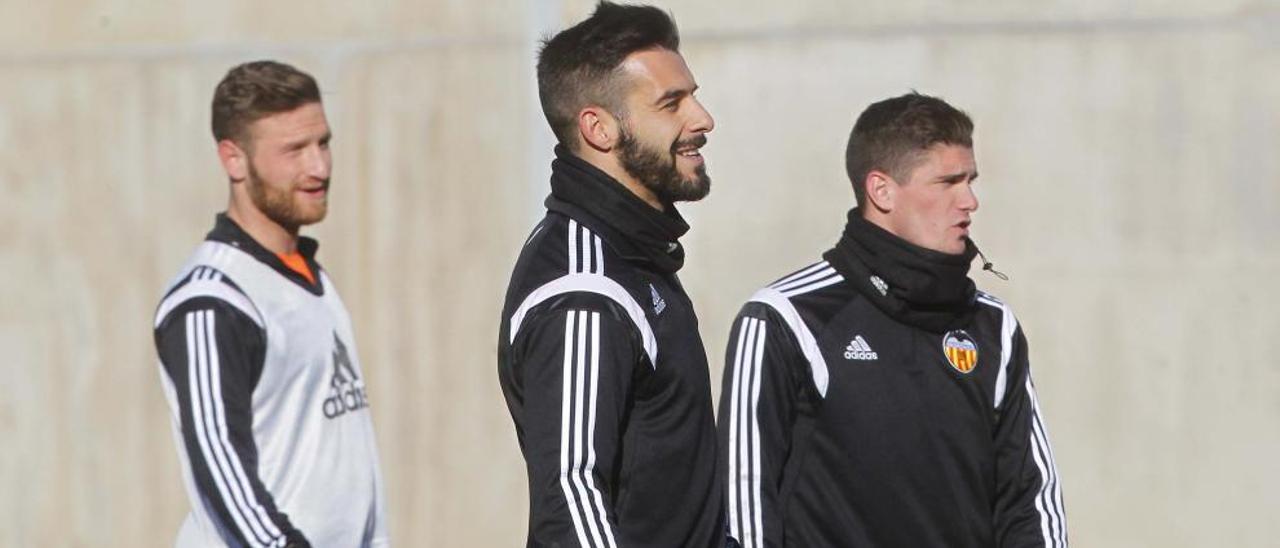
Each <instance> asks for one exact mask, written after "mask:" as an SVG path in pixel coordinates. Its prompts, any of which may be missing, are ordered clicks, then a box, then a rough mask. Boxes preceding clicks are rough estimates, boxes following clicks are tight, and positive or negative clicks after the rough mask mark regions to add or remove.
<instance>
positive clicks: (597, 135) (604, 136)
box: [578, 106, 622, 152]
mask: <svg viewBox="0 0 1280 548" xmlns="http://www.w3.org/2000/svg"><path fill="white" fill-rule="evenodd" d="M621 136H622V132H621V131H619V122H618V119H617V118H615V117H614V116H613V114H611V113H610V112H609V111H607V110H605V109H603V108H600V107H594V106H592V107H586V108H584V109H582V110H580V111H578V137H580V138H581V139H582V143H583V144H584V145H586V146H589V147H591V148H594V149H596V150H598V151H600V152H609V151H610V150H613V148H614V147H616V146H618V140H619V139H620V138H621Z"/></svg>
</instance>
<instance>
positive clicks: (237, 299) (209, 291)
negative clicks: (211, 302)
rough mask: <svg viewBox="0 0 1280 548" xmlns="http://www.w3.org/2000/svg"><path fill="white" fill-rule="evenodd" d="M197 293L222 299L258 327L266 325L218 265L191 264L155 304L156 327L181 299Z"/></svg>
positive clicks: (251, 303)
mask: <svg viewBox="0 0 1280 548" xmlns="http://www.w3.org/2000/svg"><path fill="white" fill-rule="evenodd" d="M200 297H209V298H212V299H217V300H219V301H222V302H225V303H227V304H228V305H231V306H232V307H234V308H235V309H237V310H239V311H240V312H243V313H244V314H245V315H246V316H248V317H249V319H250V320H253V323H255V324H257V326H258V327H265V326H266V321H265V320H264V319H263V317H262V313H261V312H260V311H259V310H258V308H257V306H255V305H254V304H253V301H252V300H250V299H249V296H248V295H245V294H244V292H243V291H241V290H240V288H239V286H237V285H236V284H235V283H234V282H232V281H231V280H230V279H229V278H227V277H226V276H225V275H224V274H222V272H220V271H218V270H217V269H215V268H212V267H208V266H204V265H200V266H197V267H195V268H193V269H192V272H191V274H190V275H189V276H186V277H184V278H183V279H182V281H180V282H179V283H178V284H177V285H175V286H174V288H173V289H171V290H170V291H169V293H168V294H167V295H165V297H164V299H162V300H161V301H160V305H159V306H158V307H157V308H156V315H155V320H154V322H153V327H159V326H160V324H161V323H162V322H163V321H164V319H165V318H166V317H168V316H169V314H170V313H171V312H173V310H174V309H176V308H178V307H179V306H181V305H182V304H183V303H185V302H187V301H189V300H192V299H196V298H200Z"/></svg>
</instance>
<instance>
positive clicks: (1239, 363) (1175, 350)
mask: <svg viewBox="0 0 1280 548" xmlns="http://www.w3.org/2000/svg"><path fill="white" fill-rule="evenodd" d="M661 4H662V5H663V6H665V7H667V8H669V9H671V10H672V11H673V12H674V13H675V15H676V17H677V19H678V21H679V22H680V24H681V27H682V30H683V32H684V38H685V42H684V43H685V46H684V48H685V55H686V57H687V59H688V61H689V63H690V65H691V67H692V68H693V70H694V73H695V75H696V76H697V78H698V80H699V82H700V84H702V86H703V91H702V92H701V93H700V97H701V98H702V99H703V101H704V103H705V105H706V106H707V107H708V108H709V109H710V111H711V112H712V114H713V115H714V116H715V117H716V120H717V123H718V126H717V128H716V130H715V132H714V133H713V134H712V135H711V140H710V143H711V144H710V146H709V147H708V149H707V150H706V154H707V156H708V158H709V161H710V170H711V173H712V175H713V178H714V180H715V183H714V191H713V193H712V195H711V197H710V198H709V199H708V200H707V201H705V202H703V203H700V204H696V205H689V206H687V207H685V208H683V211H684V212H685V213H686V216H687V217H688V218H689V219H690V220H691V223H692V224H693V226H694V228H693V231H692V232H691V234H690V235H689V236H688V239H687V244H688V247H689V257H690V258H689V261H688V263H687V266H686V269H685V270H684V271H683V273H682V274H683V277H684V280H685V281H686V283H687V285H688V288H689V290H690V292H691V293H692V295H693V297H694V300H695V301H696V303H697V304H698V305H699V310H700V316H701V319H702V324H703V336H704V338H705V339H706V341H707V346H708V348H709V349H710V350H711V361H712V364H713V366H712V375H713V379H714V380H715V383H714V384H716V385H718V384H719V377H720V369H721V364H720V362H721V360H722V357H721V354H720V353H721V350H722V349H723V347H724V341H725V338H726V334H727V330H728V326H729V322H730V320H731V318H732V316H733V314H734V313H735V312H736V309H737V307H738V306H739V304H740V303H741V301H742V300H743V299H745V298H746V297H747V296H748V295H749V294H750V293H751V291H752V290H753V288H755V287H757V286H759V285H761V284H763V283H765V282H767V281H769V280H771V279H773V278H775V277H776V276H778V275H780V274H782V273H784V272H785V271H787V270H789V269H791V268H793V267H796V266H799V265H801V264H803V263H805V262H806V261H810V260H812V259H813V258H814V257H815V256H816V254H817V253H818V252H820V251H821V250H823V249H825V247H826V246H828V245H829V244H830V243H831V242H833V241H834V239H835V238H836V236H837V235H838V232H839V229H840V228H841V225H842V222H843V213H844V211H845V209H846V208H847V207H848V206H849V205H850V204H851V202H852V193H851V192H850V191H849V187H848V185H847V183H846V182H845V179H844V176H843V172H842V160H841V155H842V151H843V147H844V139H845V137H846V135H847V132H848V130H849V127H850V125H851V124H852V121H853V119H854V117H855V116H856V114H857V112H859V111H860V110H861V108H863V107H864V106H865V105H866V104H868V103H869V102H871V101H873V100H876V99H879V98H883V97H886V96H889V95H895V94H899V93H902V92H904V91H906V90H908V89H912V88H914V89H918V90H920V91H923V92H928V93H933V94H938V95H941V96H944V97H946V98H947V99H949V100H951V101H952V102H954V103H955V104H957V105H958V106H961V107H962V108H965V109H966V110H968V111H969V112H970V114H972V115H973V117H974V118H975V120H976V122H977V125H978V128H977V134H976V141H977V142H976V150H977V155H978V162H979V169H980V171H981V172H982V178H981V182H980V184H979V188H980V198H981V199H982V210H981V212H980V213H979V214H978V217H977V223H976V224H975V232H976V239H977V241H978V242H979V243H980V244H981V245H982V247H983V249H984V251H986V253H987V254H988V255H989V256H990V257H991V258H992V259H994V260H995V261H996V263H997V266H998V267H999V268H1000V269H1001V270H1003V271H1004V272H1006V273H1008V274H1009V275H1010V276H1011V278H1012V279H1011V281H1008V282H1003V281H1000V280H998V279H996V278H994V277H991V276H989V275H975V276H976V279H977V280H978V282H979V285H980V286H981V287H984V288H985V289H987V290H989V291H991V292H994V293H996V294H997V295H1000V296H1002V297H1003V298H1004V299H1005V300H1006V301H1007V302H1010V303H1011V304H1012V305H1013V306H1014V307H1015V308H1016V310H1018V312H1019V316H1020V319H1021V321H1022V323H1023V325H1024V327H1025V329H1026V331H1027V333H1028V335H1029V337H1030V341H1031V356H1032V359H1033V363H1034V366H1035V372H1036V376H1037V382H1038V386H1039V388H1040V392H1041V399H1042V403H1043V406H1044V411H1045V413H1046V415H1047V416H1048V419H1049V424H1050V429H1051V431H1052V434H1053V438H1054V443H1055V448H1056V453H1057V457H1058V460H1059V466H1060V469H1061V473H1062V476H1063V478H1064V481H1065V482H1066V503H1067V507H1068V513H1069V521H1070V527H1071V535H1072V538H1073V541H1074V542H1075V544H1076V545H1077V546H1114V547H1129V546H1270V545H1274V542H1275V541H1274V538H1275V536H1276V533H1278V532H1280V531H1277V526H1276V525H1275V521H1274V520H1273V519H1272V514H1274V512H1275V510H1276V509H1277V508H1280V466H1277V465H1276V464H1275V454H1276V453H1277V451H1280V428H1277V427H1276V421H1277V420H1280V367H1277V365H1278V364H1277V359H1276V358H1275V357H1274V354H1273V351H1272V347H1273V345H1274V342H1273V339H1275V337H1276V335H1277V334H1280V319H1277V316H1276V315H1275V314H1274V310H1275V308H1276V306H1277V305H1280V289H1277V287H1276V285H1275V284H1274V281H1275V280H1276V279H1277V278H1280V160H1277V156H1278V154H1277V151H1278V150H1280V71H1278V70H1277V67H1280V39H1278V38H1276V36H1277V35H1276V33H1275V30H1274V29H1276V28H1278V27H1280V6H1277V5H1276V4H1275V3H1274V2H1251V1H1245V0H1228V1H1224V2H1193V1H1190V0H1164V1H1156V0H1145V1H1139V2H1130V3H1127V4H1124V5H1121V4H1119V3H1114V2H1103V1H1100V0H1091V1H1086V2H1063V1H1058V2H1019V1H1014V0H999V1H993V2H985V3H982V4H981V5H980V6H975V5H971V4H972V3H960V2H944V1H940V0H933V1H926V0H907V1H895V2H882V1H875V2H865V3H850V2H843V1H837V0H830V1H825V2H819V1H803V0H801V1H792V2H774V1H765V0H750V1H739V2H731V3H726V2H716V3H711V2H694V1H690V0H682V1H670V2H661ZM590 8H591V2H589V1H586V0H564V1H557V0H530V1H518V0H506V1H503V2H463V1H458V0H430V1H418V2H408V1H386V2H373V3H368V4H365V5H361V6H359V7H357V6H356V5H354V4H351V3H348V2H334V1H325V2H319V3H316V2H293V1H285V2H276V3H260V2H246V1H234V2H224V3H197V2H185V3H165V2H149V3H138V2H128V1H125V0H98V1H89V0H80V1H72V0H63V1H61V2H53V3H37V2H29V1H23V0H8V1H6V2H4V3H2V4H0V192H2V193H3V194H2V196H3V199H0V219H2V220H3V221H2V224H0V303H2V304H0V348H3V349H4V350H5V353H6V355H7V357H8V359H6V360H4V361H3V362H0V439H3V440H4V449H3V450H0V493H2V495H0V546H6V547H7V546H14V547H17V546H104V547H126V546H128V547H135V546H166V545H169V544H170V543H171V541H172V537H173V534H174V532H175V531H176V527H177V525H178V523H179V521H180V519H181V516H182V515H183V514H184V513H185V512H186V511H187V502H186V499H185V496H184V494H183V492H182V487H181V482H180V479H179V478H180V476H179V473H180V472H179V466H178V461H177V457H176V453H175V450H174V447H173V442H172V440H171V438H170V433H169V427H168V423H167V415H166V413H167V411H166V407H165V403H164V400H163V397H162V395H161V391H160V388H159V372H158V370H157V368H156V366H155V363H154V354H153V350H152V348H151V339H150V320H151V313H152V310H153V307H154V306H155V303H156V301H157V300H158V297H159V292H160V291H161V289H162V287H163V286H164V284H165V283H166V281H167V279H168V278H169V276H171V275H172V274H173V273H174V270H175V269H176V268H177V266H178V265H179V264H180V262H181V261H182V259H183V257H185V255H186V254H187V253H189V251H190V249H191V248H192V247H193V245H194V244H195V243H196V242H197V241H198V240H199V239H200V238H201V236H202V235H203V233H204V232H205V231H206V230H207V228H208V226H209V225H210V222H211V220H212V216H213V213H214V212H215V211H217V210H219V209H220V208H221V207H222V206H223V204H224V203H225V199H226V197H225V193H226V189H225V183H224V182H222V178H221V174H220V171H219V168H218V166H217V164H216V160H215V156H214V153H213V152H214V151H213V146H212V141H211V139H210V138H209V135H208V100H209V97H210V95H211V93H212V89H213V86H214V84H215V83H216V82H217V80H218V79H219V78H220V77H221V75H222V73H223V72H224V71H225V70H226V69H227V68H228V67H229V66H231V65H232V64H235V63H237V62H239V61H243V60H247V59H252V58H260V57H278V58H282V59H285V60H288V61H291V62H294V63H296V64H297V65H299V66H300V67H302V68H304V69H307V70H309V71H311V72H312V73H313V74H315V75H316V76H317V77H318V78H319V80H320V82H321V85H322V88H323V89H324V91H325V93H326V108H327V110H328V113H329V116H330V121H331V124H332V125H333V127H334V130H335V134H336V138H335V141H334V155H335V159H336V166H335V169H336V171H335V177H334V186H333V192H332V207H331V214H330V218H329V219H328V220H327V221H326V222H325V223H324V224H322V225H320V226H318V227H316V229H314V230H313V231H312V232H311V233H312V234H314V235H316V236H317V237H319V238H320V239H321V241H322V243H323V246H322V251H321V260H322V262H324V264H325V265H326V266H327V268H328V269H329V270H330V271H331V272H332V273H333V275H334V278H335V280H336V281H337V284H338V286H339V289H340V290H341V291H342V294H343V296H344V298H345V300H346V301H347V303H348V305H349V306H350V308H351V310H352V314H353V316H354V319H355V322H356V330H357V336H358V337H359V342H360V347H361V351H362V352H363V356H362V358H363V360H364V363H365V365H366V369H367V376H368V377H369V379H370V384H371V388H370V398H371V401H372V402H373V413H374V416H375V421H376V423H377V427H378V434H379V442H380V446H381V450H382V454H383V459H384V463H383V465H384V471H385V474H386V476H387V481H388V484H389V490H390V495H391V497H390V502H391V507H392V518H393V527H392V529H393V534H394V538H395V541H396V542H397V544H398V545H399V546H441V547H445V546H448V547H453V546H514V545H519V544H520V543H521V542H522V540H523V531H524V526H525V519H526V515H525V509H524V504H525V502H524V501H525V487H524V470H523V464H522V462H521V460H520V457H519V453H518V450H517V447H516V444H515V439H514V434H513V430H512V427H511V425H510V419H509V417H508V415H507V411H506V409H505V406H504V405H503V403H502V399H501V395H500V391H499V389H498V386H497V380H496V375H495V361H494V359H495V356H494V354H495V352H494V347H495V337H496V335H495V333H496V325H497V319H498V311H499V308H500V300H501V295H502V291H503V289H504V287H505V282H506V276H507V275H508V273H509V271H510V266H511V263H512V259H513V256H514V253H515V252H516V249H517V247H518V245H519V243H520V242H521V241H522V239H523V237H524V236H525V234H526V231H527V229H528V227H529V225H530V224H531V223H532V222H533V220H534V219H536V218H537V217H538V216H539V215H540V205H539V204H540V199H541V197H542V196H543V195H544V194H545V192H546V187H545V179H546V175H547V173H549V169H548V167H547V162H548V161H549V159H550V156H551V155H550V144H551V139H552V138H551V136H550V132H549V131H548V130H546V129H545V127H544V126H545V124H544V123H543V122H542V120H541V115H540V113H539V112H538V110H537V108H536V101H535V99H534V90H533V87H532V85H533V78H532V68H531V67H532V59H533V56H534V51H535V49H534V48H535V45H534V43H535V39H536V38H537V37H538V36H540V35H541V34H542V33H543V32H545V31H547V30H550V29H555V28H561V27H563V26H565V25H567V24H569V23H571V22H573V21H576V20H578V19H580V18H581V17H583V16H585V15H586V14H587V13H588V12H589V11H590ZM717 393H718V389H717Z"/></svg>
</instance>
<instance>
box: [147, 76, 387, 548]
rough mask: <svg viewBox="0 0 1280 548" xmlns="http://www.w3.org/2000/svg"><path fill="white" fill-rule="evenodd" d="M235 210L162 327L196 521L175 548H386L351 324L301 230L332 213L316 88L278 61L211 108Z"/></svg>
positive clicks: (197, 260) (175, 296)
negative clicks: (223, 547) (307, 547)
mask: <svg viewBox="0 0 1280 548" xmlns="http://www.w3.org/2000/svg"><path fill="white" fill-rule="evenodd" d="M213 137H214V140H215V141H217V144H218V158H219V159H220V160H221V161H222V167H223V169H225V170H226V173H227V178H228V179H230V191H231V198H230V203H229V204H228V206H227V211H226V213H223V214H219V215H218V216H217V218H216V220H215V222H214V226H213V230H211V231H210V232H209V234H208V235H207V236H206V237H205V241H204V242H203V243H202V244H201V245H200V246H199V247H197V248H196V251H195V253H194V254H193V255H192V256H191V258H190V259H188V260H187V263H186V264H185V265H184V266H183V267H182V268H181V270H179V273H178V276H177V278H176V279H175V281H174V282H173V283H172V284H171V285H170V287H169V289H168V291H167V292H166V294H165V296H164V298H163V300H161V302H160V307H159V310H157V312H156V319H155V341H156V350H157V351H158V352H159V355H160V367H161V373H162V375H161V377H162V381H163V385H164V390H165V396H166V398H167V399H168V401H169V406H170V409H171V411H172V415H173V427H174V430H173V431H174V437H175V440H176V441H177V444H178V453H179V455H180V456H181V458H182V465H183V466H182V469H183V476H184V479H185V480H186V486H187V494H188V496H189V497H190V500H191V513H190V514H189V515H188V516H187V519H186V521H185V522H184V523H183V524H182V528H181V530H180V531H179V532H178V539H177V542H176V545H177V546H179V547H188V546H190V547H195V546H201V547H203V546H272V547H275V546H290V547H295V546H316V547H321V546H334V547H348V546H361V547H376V546H388V545H389V543H388V540H387V533H386V530H387V529H386V527H387V526H386V518H385V511H384V504H383V498H384V497H383V492H382V481H381V478H380V474H379V470H378V455H377V450H376V447H375V445H374V435H373V423H372V421H371V419H370V415H369V409H368V407H369V404H368V400H367V398H366V396H365V383H364V374H363V373H362V372H361V370H360V359H359V357H358V356H357V354H356V344H355V338H354V336H353V334H352V331H351V320H350V318H349V317H348V316H347V311H346V308H345V307H344V306H343V304H342V300H341V299H339V298H338V294H337V292H336V291H335V289H334V287H333V284H332V282H330V281H329V276H328V274H326V273H325V271H324V270H323V269H322V268H320V265H319V264H318V263H316V260H315V253H316V245H317V244H316V241H315V240H312V239H310V238H306V237H300V236H299V235H298V230H299V228H301V227H302V226H303V225H309V224H312V223H317V222H319V221H320V220H321V219H324V216H325V212H326V211H327V210H328V189H329V173H330V168H331V161H330V156H329V137H330V134H329V125H328V123H327V122H326V120H325V116H324V108H323V107H322V105H321V103H320V90H319V88H318V87H317V86H316V82H315V80H314V79H313V78H312V77H311V76H309V75H307V74H305V73H303V72H300V71H298V70H297V69H295V68H293V67H291V66H289V65H285V64H281V63H276V62H272V61H259V62H254V63H247V64H243V65H240V66H237V67H235V68H233V69H231V71H230V72H228V73H227V75H226V77H225V78H223V79H222V82H220V83H219V84H218V87H217V90H216V91H215V92H214V96H213Z"/></svg>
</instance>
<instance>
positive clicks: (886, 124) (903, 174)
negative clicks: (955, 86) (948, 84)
mask: <svg viewBox="0 0 1280 548" xmlns="http://www.w3.org/2000/svg"><path fill="white" fill-rule="evenodd" d="M939 143H942V144H948V145H960V146H964V147H969V148H973V120H970V119H969V115H967V114H965V113H964V112H962V111H960V110H958V109H956V108H955V107H953V106H951V105H949V104H947V102H946V101H943V100H942V99H939V98H937V97H930V96H928V95H922V94H920V93H916V92H915V91H912V92H911V93H908V94H906V95H903V96H901V97H894V98H892V99H885V100H883V101H880V102H878V103H875V104H872V105H871V106H869V107H867V110H864V111H862V114H861V115H859V116H858V121H857V122H855V123H854V124H853V131H852V132H851V133H850V134H849V145H848V146H847V147H846V148H845V152H844V167H845V171H846V172H847V173H848V174H849V180H850V181H851V182H853V193H854V196H855V197H856V198H857V202H858V207H862V206H863V205H864V203H865V202H866V188H865V186H864V183H865V182H866V180H867V174H868V173H871V172H872V171H883V172H885V173H887V174H889V175H890V176H891V177H893V178H894V179H897V180H898V181H899V182H903V183H905V182H906V181H907V178H908V177H909V176H910V174H911V170H913V169H915V168H916V166H917V165H918V163H919V160H920V158H921V156H922V154H923V153H924V151H926V150H928V149H929V147H932V146H933V145H936V144H939Z"/></svg>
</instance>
